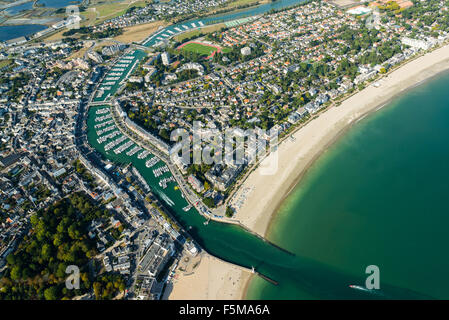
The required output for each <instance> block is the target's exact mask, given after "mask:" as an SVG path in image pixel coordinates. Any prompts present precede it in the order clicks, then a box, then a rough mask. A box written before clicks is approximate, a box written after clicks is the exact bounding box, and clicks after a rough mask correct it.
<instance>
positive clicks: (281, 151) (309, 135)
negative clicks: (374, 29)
mask: <svg viewBox="0 0 449 320" xmlns="http://www.w3.org/2000/svg"><path fill="white" fill-rule="evenodd" d="M447 69H449V45H446V46H444V47H441V48H438V49H436V50H434V51H432V52H430V53H427V54H425V55H423V56H421V57H419V58H416V59H414V60H412V61H410V62H408V63H406V64H405V65H403V66H401V67H399V68H398V69H396V70H395V71H393V72H391V73H390V74H388V75H387V76H385V77H384V78H382V79H380V80H377V81H376V82H378V83H379V84H380V85H379V86H378V87H374V86H373V85H369V86H368V87H366V88H365V89H364V90H362V91H360V92H358V93H356V94H354V95H353V96H351V97H349V98H348V99H346V100H345V101H343V102H342V103H341V104H340V105H339V106H334V107H329V108H328V109H327V110H325V111H324V112H322V113H320V114H319V116H318V117H317V118H315V119H313V120H311V121H310V122H309V123H307V124H306V125H304V126H303V127H302V128H300V129H299V130H297V131H296V132H295V133H294V134H293V136H294V138H295V140H294V141H292V140H291V139H289V138H288V139H285V140H284V141H283V142H282V143H281V144H280V145H279V147H278V168H277V170H276V171H275V175H263V174H261V173H262V172H263V171H264V170H266V169H265V168H266V167H267V163H269V159H265V160H263V161H262V162H261V164H260V165H259V167H258V168H257V169H256V170H254V171H253V172H252V173H251V174H250V175H249V177H248V178H247V179H246V181H244V183H243V184H242V185H241V186H240V187H239V190H238V191H237V192H236V194H235V195H234V199H239V198H240V197H241V195H242V193H245V192H246V195H245V197H246V199H245V201H244V203H243V205H242V206H241V208H240V209H238V211H237V212H236V214H235V216H234V218H235V219H237V220H239V221H240V222H241V223H242V224H243V225H245V226H246V227H247V228H248V229H250V230H252V231H254V232H256V233H258V234H260V235H261V236H265V235H266V233H267V231H268V230H267V229H268V227H269V224H270V221H271V220H272V218H273V214H274V213H275V212H276V211H277V208H278V207H279V205H280V204H281V203H282V201H283V200H284V199H285V197H286V196H287V195H288V193H289V192H290V190H291V189H292V188H293V187H294V186H295V185H296V184H297V183H298V181H299V179H300V178H301V177H302V175H303V174H304V173H305V171H306V170H307V168H308V167H309V166H310V165H311V164H312V163H313V162H314V160H316V159H317V158H318V157H319V156H320V154H321V153H322V152H323V151H325V150H326V149H327V148H328V147H329V146H330V145H331V144H332V143H333V142H334V141H335V140H336V139H337V138H338V137H339V136H340V135H341V134H342V133H343V132H344V131H345V130H346V129H348V128H349V127H350V126H351V125H352V124H354V123H356V122H357V120H358V119H360V118H362V117H363V116H365V115H366V114H368V113H370V112H374V111H376V110H377V109H379V108H380V107H382V106H383V105H385V104H386V103H388V102H389V101H390V100H391V99H393V98H394V97H395V96H397V95H400V94H401V93H403V92H404V91H405V90H407V89H409V88H412V87H414V86H416V85H417V84H419V83H420V82H423V81H424V80H427V79H429V78H431V77H432V76H435V75H436V74H438V73H440V72H442V71H444V70H447ZM423 107H425V106H423ZM209 257H210V256H209ZM241 270H242V269H240V268H238V267H236V266H233V265H232V264H228V263H224V262H222V261H220V260H217V259H215V258H212V257H210V258H208V259H205V261H202V262H201V265H200V266H199V268H198V269H197V270H196V272H195V274H194V275H192V276H186V277H180V278H179V279H178V280H177V282H176V283H175V285H174V288H173V291H172V292H171V294H170V297H169V298H170V299H244V298H245V296H246V292H245V291H246V288H247V284H248V281H249V279H250V278H251V273H248V272H246V271H241ZM212 271H213V272H212ZM229 278H231V280H229ZM237 280H239V281H238V285H237V283H235V284H233V283H234V282H235V281H237ZM231 282H232V283H231Z"/></svg>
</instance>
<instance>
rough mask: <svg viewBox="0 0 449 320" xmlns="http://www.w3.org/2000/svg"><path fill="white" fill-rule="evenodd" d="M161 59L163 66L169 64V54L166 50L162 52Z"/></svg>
mask: <svg viewBox="0 0 449 320" xmlns="http://www.w3.org/2000/svg"><path fill="white" fill-rule="evenodd" d="M161 59H162V64H163V65H164V66H168V65H169V64H170V54H169V53H168V52H164V53H162V54H161Z"/></svg>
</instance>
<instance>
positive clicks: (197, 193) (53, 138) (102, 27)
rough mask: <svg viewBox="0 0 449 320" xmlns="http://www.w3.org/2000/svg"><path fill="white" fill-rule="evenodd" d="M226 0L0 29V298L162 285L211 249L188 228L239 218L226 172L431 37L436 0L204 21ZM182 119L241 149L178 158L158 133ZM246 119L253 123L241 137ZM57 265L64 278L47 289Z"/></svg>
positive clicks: (241, 198)
mask: <svg viewBox="0 0 449 320" xmlns="http://www.w3.org/2000/svg"><path fill="white" fill-rule="evenodd" d="M227 5H229V1H226V0H208V1H196V0H195V1H189V2H186V1H178V0H174V1H172V3H166V2H154V3H153V2H151V3H141V5H140V6H130V7H127V9H126V10H124V12H123V13H122V14H121V15H118V16H116V17H113V18H110V19H104V21H101V22H100V23H98V24H95V25H90V26H82V27H81V28H80V29H68V28H67V27H68V26H71V25H73V24H74V23H79V22H82V21H83V19H84V18H80V17H79V16H76V17H74V16H71V17H69V18H68V19H66V20H61V21H60V22H57V23H56V24H54V25H53V26H50V27H48V29H45V30H42V31H39V32H38V33H36V34H34V35H31V36H21V37H18V38H12V39H9V40H6V41H3V42H0V71H1V74H0V299H47V300H55V299H63V298H65V299H86V300H87V299H139V300H147V299H148V300H159V299H162V298H164V297H167V296H169V292H167V290H166V288H167V287H173V286H174V287H175V288H176V285H177V284H176V281H177V279H178V278H179V277H180V275H185V274H190V273H193V272H194V271H195V270H196V268H198V265H200V262H201V260H202V259H206V258H205V256H206V255H207V254H212V255H214V252H210V250H209V247H212V248H213V245H210V244H209V243H208V241H207V240H205V239H203V238H202V237H201V232H207V231H203V230H206V229H207V228H211V229H212V228H217V229H219V228H220V227H223V226H221V224H223V225H225V224H226V225H228V224H230V225H232V226H235V225H237V226H242V227H246V228H248V226H246V225H245V223H242V219H241V217H242V213H241V212H242V210H241V208H242V207H244V204H245V200H246V198H247V197H248V195H249V194H250V193H251V190H252V189H251V188H253V187H245V188H242V184H244V182H245V181H246V179H247V178H248V176H249V175H250V174H251V172H252V171H253V170H254V169H255V168H257V167H258V165H259V164H260V162H261V161H263V160H264V159H265V157H267V156H268V154H270V152H271V151H274V150H275V149H276V148H277V147H278V146H279V145H281V143H283V141H286V142H288V143H294V142H295V138H294V136H293V135H294V133H296V132H298V130H300V129H301V128H302V127H304V126H306V125H307V124H308V123H312V122H313V121H314V120H315V119H316V118H318V117H319V116H320V115H321V114H323V113H324V112H325V111H326V110H327V109H330V108H333V107H338V106H339V105H340V104H341V103H342V102H343V101H344V100H345V99H347V98H349V97H351V96H353V95H355V94H357V93H359V92H361V91H363V90H364V89H365V88H369V87H371V88H381V87H382V85H383V81H384V78H385V77H388V75H389V74H390V73H391V72H393V71H394V70H397V69H398V68H399V67H400V66H402V65H404V64H406V63H407V62H409V61H412V60H414V59H416V58H418V57H420V56H422V55H424V54H426V53H428V52H431V51H433V50H435V49H437V48H440V47H442V46H444V45H445V44H447V41H448V40H449V15H448V14H447V12H448V9H449V4H448V3H447V1H442V0H430V1H419V0H413V1H402V0H395V1H387V0H379V1H368V2H359V1H339V0H335V1H319V0H312V1H304V2H298V3H296V4H295V5H293V6H287V7H285V8H281V9H278V10H270V11H267V12H264V13H258V14H256V15H251V16H244V17H243V16H242V17H238V18H237V19H230V20H227V21H225V19H223V20H219V19H218V18H217V19H216V20H214V19H211V20H209V21H206V18H207V17H208V13H210V12H213V13H221V14H225V13H226V12H228V10H229V12H233V11H232V10H231V9H229V8H228V7H227ZM246 7H247V6H246V5H244V6H240V7H235V6H234V7H230V8H234V9H235V8H239V9H240V10H244V8H246ZM223 8H225V9H223ZM208 10H209V11H208ZM210 10H212V11H210ZM220 10H221V11H220ZM194 18H195V19H198V20H195V21H193V20H192V21H190V20H191V19H194ZM157 21H164V23H165V25H166V26H165V27H162V26H161V27H160V28H158V29H157V30H154V32H152V33H149V34H148V35H147V36H146V38H145V39H144V40H142V41H140V42H134V41H130V42H125V41H117V40H111V39H112V38H113V37H114V36H116V35H119V34H121V33H122V28H127V27H132V26H136V25H144V24H147V23H154V22H157ZM203 21H206V22H203ZM66 29H67V30H66ZM61 30H64V32H65V36H64V37H63V38H62V39H58V40H54V41H44V39H45V38H46V37H47V36H52V35H53V34H54V33H55V32H60V31H61ZM195 123H200V124H201V127H200V128H199V135H200V137H201V139H200V143H199V145H196V146H194V148H198V149H199V150H207V152H204V151H203V155H204V154H206V153H208V155H209V156H211V155H214V154H215V155H216V154H221V152H222V149H223V146H222V144H221V143H216V141H212V142H211V141H208V137H209V136H211V135H213V134H211V132H226V131H228V130H234V131H233V132H234V134H236V135H237V136H240V137H242V139H243V141H245V142H244V143H243V148H244V149H245V151H244V152H245V153H244V154H245V156H244V161H243V163H235V162H233V161H230V162H226V161H224V162H223V161H215V162H213V163H199V164H197V163H192V162H191V161H190V159H191V158H193V156H194V155H193V154H194V152H195V150H189V157H188V158H189V160H186V159H185V158H183V157H181V156H180V153H179V152H178V151H179V149H176V152H175V151H174V150H175V149H174V148H175V146H177V141H175V140H174V139H173V138H172V137H171V134H172V132H173V131H174V130H179V131H180V132H185V133H186V134H187V137H188V139H190V138H192V137H193V136H194V135H195V134H198V132H195V129H198V128H196V127H195ZM246 130H254V131H256V132H257V130H260V131H259V132H261V134H260V135H258V136H257V137H249V138H248V139H247V140H245V136H247V133H246ZM273 141H275V143H276V144H275V145H273ZM260 145H261V146H262V147H260ZM253 149H257V150H253ZM259 152H260V153H261V154H262V156H261V155H259ZM235 154H237V150H234V155H235ZM254 154H256V155H257V157H256V156H254ZM220 159H221V158H220ZM209 223H210V225H208V224H209ZM200 228H202V229H200ZM212 230H216V229H212ZM255 236H256V235H255ZM258 236H260V235H258ZM218 258H220V259H222V260H224V261H225V262H234V261H232V257H231V256H226V255H224V256H223V257H220V256H219V257H218ZM72 265H75V266H77V267H78V268H79V269H80V272H81V286H80V288H77V289H76V290H68V289H67V288H64V280H65V277H66V272H65V271H66V269H67V267H68V266H72ZM242 268H244V269H245V270H246V272H253V273H257V270H255V269H254V266H253V265H252V264H250V263H246V264H244V265H243V266H242Z"/></svg>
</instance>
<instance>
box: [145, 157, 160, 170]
mask: <svg viewBox="0 0 449 320" xmlns="http://www.w3.org/2000/svg"><path fill="white" fill-rule="evenodd" d="M157 163H159V158H158V157H155V156H154V157H152V158H151V159H148V160H147V161H146V162H145V166H146V167H147V168H151V167H154V166H155V165H156V164H157Z"/></svg>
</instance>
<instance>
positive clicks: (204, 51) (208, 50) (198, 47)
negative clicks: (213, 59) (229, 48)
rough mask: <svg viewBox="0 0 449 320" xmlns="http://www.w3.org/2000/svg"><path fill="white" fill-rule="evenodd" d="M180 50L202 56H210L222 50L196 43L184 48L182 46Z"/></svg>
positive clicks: (188, 44)
mask: <svg viewBox="0 0 449 320" xmlns="http://www.w3.org/2000/svg"><path fill="white" fill-rule="evenodd" d="M180 49H182V50H183V51H190V52H196V53H199V54H201V55H205V56H210V55H211V54H212V53H213V52H215V51H217V50H220V48H219V47H215V46H212V45H206V44H200V43H196V42H190V43H187V44H186V45H184V46H181V47H180Z"/></svg>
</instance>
